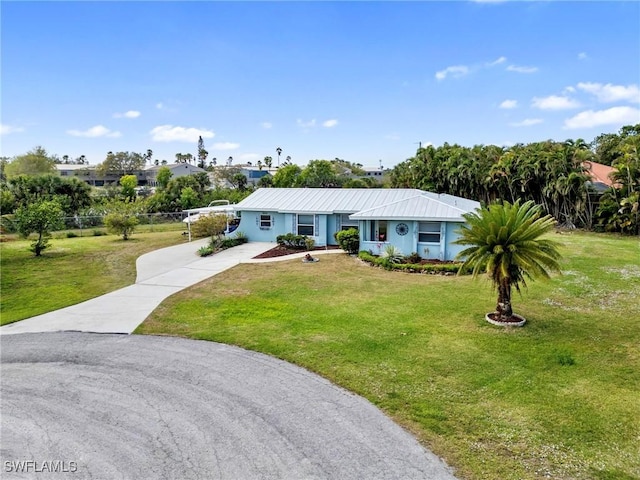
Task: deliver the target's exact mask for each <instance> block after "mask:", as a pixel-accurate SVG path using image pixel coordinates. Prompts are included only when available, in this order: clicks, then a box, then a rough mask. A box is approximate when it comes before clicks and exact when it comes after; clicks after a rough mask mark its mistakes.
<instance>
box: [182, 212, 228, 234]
mask: <svg viewBox="0 0 640 480" xmlns="http://www.w3.org/2000/svg"><path fill="white" fill-rule="evenodd" d="M226 228H227V216H226V215H225V214H222V213H217V214H214V215H202V216H201V217H200V218H198V220H196V221H195V222H193V223H192V224H191V234H192V235H193V236H194V237H213V236H215V235H221V234H222V233H223V232H224V230H225V229H226Z"/></svg>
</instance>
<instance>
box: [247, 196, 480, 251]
mask: <svg viewBox="0 0 640 480" xmlns="http://www.w3.org/2000/svg"><path fill="white" fill-rule="evenodd" d="M479 207H480V203H479V202H476V201H473V200H467V199H465V198H461V197H454V196H452V195H445V194H436V193H430V192H425V191H422V190H416V189H349V188H260V189H258V190H256V191H255V192H254V193H252V194H251V195H249V196H248V197H247V198H245V199H244V200H242V201H241V202H240V203H238V204H237V205H236V206H235V209H236V215H238V216H240V219H241V220H240V225H239V226H238V231H241V232H243V233H244V234H246V235H247V237H248V238H249V240H250V241H257V242H275V241H276V237H277V236H278V235H283V234H286V233H294V234H297V235H307V236H309V237H311V238H313V239H314V240H315V242H316V246H327V245H336V244H337V242H336V240H335V237H334V234H335V233H336V232H339V231H340V230H346V229H349V228H357V229H358V230H359V231H360V249H361V250H371V251H372V252H373V253H374V254H376V255H378V254H380V253H382V252H383V251H384V249H385V247H386V246H387V245H394V246H396V247H398V248H399V249H400V250H401V251H402V253H403V254H405V255H409V254H411V253H413V252H417V253H418V255H420V256H421V257H422V258H432V259H440V260H453V259H454V258H455V256H456V255H457V253H458V252H459V251H460V250H461V249H462V247H461V246H459V245H453V241H454V240H456V239H457V238H458V233H457V229H458V227H459V226H460V225H461V224H462V223H464V219H463V218H462V215H463V214H465V213H468V212H472V211H474V210H476V209H477V208H479Z"/></svg>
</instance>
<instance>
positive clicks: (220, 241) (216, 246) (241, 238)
mask: <svg viewBox="0 0 640 480" xmlns="http://www.w3.org/2000/svg"><path fill="white" fill-rule="evenodd" d="M248 241H249V239H248V238H247V236H246V235H245V234H244V233H242V232H237V233H236V234H235V235H234V236H233V237H231V238H223V237H220V236H215V237H211V241H210V242H209V244H208V245H205V246H204V247H200V248H199V249H198V255H200V256H201V257H207V256H209V255H213V254H214V253H217V252H220V251H222V250H226V249H227V248H232V247H235V246H238V245H242V244H243V243H247V242H248Z"/></svg>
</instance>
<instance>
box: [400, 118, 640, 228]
mask: <svg viewBox="0 0 640 480" xmlns="http://www.w3.org/2000/svg"><path fill="white" fill-rule="evenodd" d="M639 152H640V124H638V125H634V126H625V127H623V128H622V129H621V130H620V132H619V133H617V134H603V135H600V136H599V137H597V138H596V139H595V140H594V141H593V142H592V143H591V144H588V143H586V142H585V141H584V140H582V139H577V140H566V141H564V142H556V141H552V140H548V141H544V142H533V143H529V144H521V143H520V144H516V145H514V146H512V147H499V146H495V145H475V146H473V147H463V146H460V145H449V144H448V143H445V144H444V145H442V146H439V147H435V146H427V147H424V148H419V149H418V151H417V152H416V155H415V156H414V157H411V158H409V159H407V160H406V161H404V162H402V163H400V164H398V165H396V167H394V168H393V169H392V170H391V172H390V182H391V187H394V188H400V187H402V188H419V189H422V190H428V191H432V192H437V193H448V194H451V195H457V196H460V197H464V198H470V199H474V200H479V201H481V202H482V203H484V204H490V203H492V202H494V201H495V200H498V199H502V200H508V201H509V202H515V201H516V200H522V201H527V200H532V201H533V202H535V203H536V204H539V205H542V208H543V210H544V212H545V213H547V214H550V215H552V216H553V217H554V218H555V219H556V220H557V221H558V222H559V223H560V224H561V225H564V226H567V227H583V228H588V229H593V228H595V229H599V230H606V231H618V232H623V233H634V234H638V233H640V231H639V228H640V224H639V220H638V214H639V212H638V210H639V205H638V203H639V200H640V199H639V196H640V157H639ZM588 162H598V163H604V164H608V165H610V166H612V167H613V168H614V169H615V170H614V173H613V175H612V179H613V180H614V182H615V186H614V187H612V188H609V189H607V190H606V191H605V192H604V193H603V192H600V191H598V190H596V189H595V188H594V185H593V183H592V182H591V177H590V175H589V172H588V166H589V165H588Z"/></svg>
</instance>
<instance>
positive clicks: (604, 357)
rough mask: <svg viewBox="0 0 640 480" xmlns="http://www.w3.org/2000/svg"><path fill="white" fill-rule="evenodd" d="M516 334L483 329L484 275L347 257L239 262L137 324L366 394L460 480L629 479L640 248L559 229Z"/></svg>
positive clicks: (522, 305) (639, 356)
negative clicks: (558, 258) (269, 360)
mask: <svg viewBox="0 0 640 480" xmlns="http://www.w3.org/2000/svg"><path fill="white" fill-rule="evenodd" d="M554 238H555V239H556V240H558V241H560V242H562V243H563V244H564V246H563V247H562V252H563V254H564V256H565V258H564V260H563V262H562V264H563V271H564V275H563V276H558V277H555V278H553V279H552V280H550V281H547V282H541V281H537V282H532V283H530V285H529V290H528V292H525V293H524V295H523V297H522V298H520V297H518V296H515V297H514V306H515V311H516V312H517V313H520V314H522V315H524V316H525V317H526V318H527V319H528V323H527V325H526V326H525V327H524V328H522V329H501V328H499V327H494V326H491V325H489V324H488V323H486V322H485V321H484V320H483V318H484V314H485V312H488V311H491V310H492V309H493V307H494V305H495V294H494V293H493V292H492V291H491V289H490V286H489V284H488V283H487V282H486V281H485V280H475V281H474V280H472V279H471V278H470V277H444V276H432V275H411V274H404V273H397V272H387V271H384V270H380V269H375V268H371V267H368V266H364V265H363V264H361V263H360V262H358V261H357V260H356V259H354V258H350V257H348V256H346V255H330V256H322V257H321V261H320V262H318V263H314V264H303V263H302V262H300V261H299V260H292V261H291V262H283V263H274V264H245V265H240V266H238V267H236V268H234V269H231V270H229V271H227V272H224V273H222V274H220V275H218V276H216V277H213V278H211V279H210V280H208V281H205V282H203V283H201V284H198V285H196V286H194V287H192V288H189V289H187V290H185V291H183V292H180V293H178V294H176V295H174V296H172V297H171V298H169V299H168V300H167V301H165V302H164V303H163V304H162V305H161V306H160V307H159V308H158V309H157V310H156V311H155V312H154V313H153V314H152V316H151V317H150V318H149V319H148V320H147V321H146V322H145V323H144V324H143V325H141V327H140V328H139V329H138V330H137V333H145V334H169V335H180V336H184V337H190V338H198V339H206V340H214V341H218V342H225V343H230V344H235V345H240V346H242V347H245V348H249V349H252V350H257V351H260V352H264V353H267V354H269V355H274V356H276V357H279V358H282V359H285V360H288V361H290V362H293V363H296V364H298V365H301V366H303V367H305V368H308V369H310V370H312V371H315V372H318V373H319V374H321V375H323V376H324V377H326V378H328V379H330V380H332V381H333V382H335V383H336V384H338V385H341V386H343V387H345V388H347V389H349V390H351V391H353V392H356V393H358V394H360V395H363V396H364V397H366V398H368V399H369V400H370V401H372V402H373V403H374V404H376V405H378V406H379V407H380V408H381V409H382V410H384V411H385V412H386V413H387V414H389V415H390V416H391V417H392V418H394V419H395V420H396V421H397V422H398V423H400V424H402V425H403V426H404V427H405V428H407V429H408V430H410V431H411V432H413V433H414V434H415V435H416V436H417V437H418V438H419V439H420V441H421V442H422V443H423V444H424V445H425V446H427V447H429V448H431V449H432V450H433V451H434V452H436V453H437V454H438V455H440V456H442V457H444V458H445V459H446V460H447V462H449V463H450V464H451V465H453V466H454V467H455V468H456V469H457V475H458V476H459V477H460V478H464V479H478V480H479V479H496V480H498V479H514V480H515V479H518V480H519V479H539V478H553V479H598V480H613V479H619V480H628V479H632V478H640V328H639V326H640V322H639V319H640V301H639V298H640V242H639V241H638V239H637V238H635V239H634V238H621V237H617V236H607V235H595V234H583V233H577V232H576V233H564V234H562V235H560V234H554Z"/></svg>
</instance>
